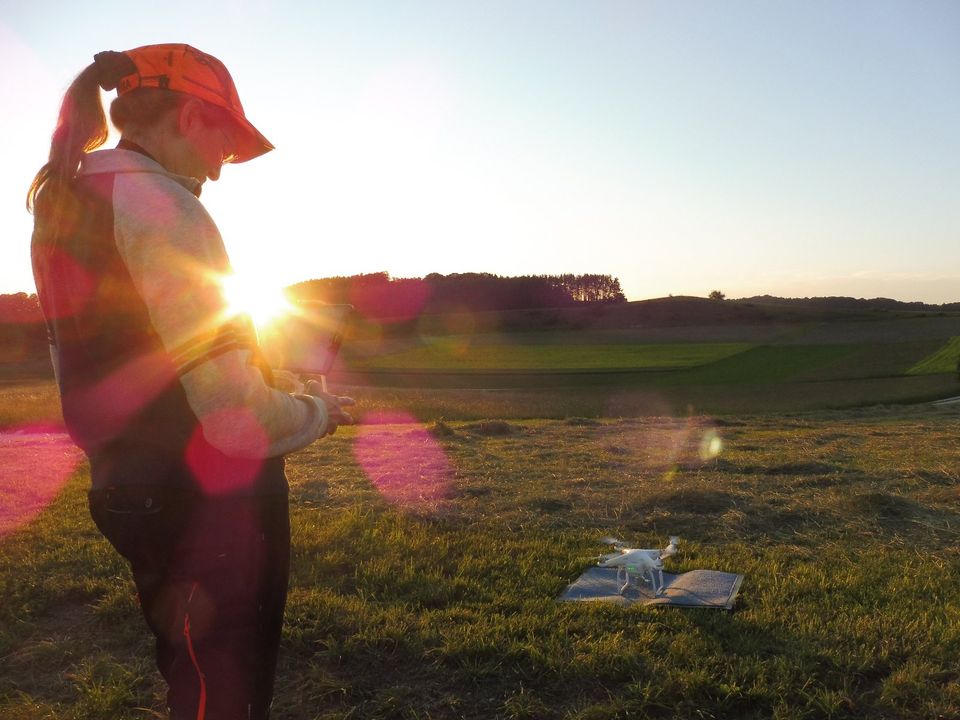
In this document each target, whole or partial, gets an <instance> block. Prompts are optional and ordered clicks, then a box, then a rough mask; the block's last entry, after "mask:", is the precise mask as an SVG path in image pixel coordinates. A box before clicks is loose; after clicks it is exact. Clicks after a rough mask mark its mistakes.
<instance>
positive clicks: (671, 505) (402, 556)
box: [0, 408, 960, 720]
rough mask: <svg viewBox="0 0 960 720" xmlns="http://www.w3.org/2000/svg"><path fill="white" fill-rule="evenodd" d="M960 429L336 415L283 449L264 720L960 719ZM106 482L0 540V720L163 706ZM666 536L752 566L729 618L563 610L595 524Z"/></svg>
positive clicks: (943, 422)
mask: <svg viewBox="0 0 960 720" xmlns="http://www.w3.org/2000/svg"><path fill="white" fill-rule="evenodd" d="M396 409H402V408H396ZM958 434H960V416H958V415H957V414H956V413H955V412H951V411H933V410H923V409H918V408H914V409H910V408H900V409H886V410H884V409H875V410H872V411H855V412H843V413H841V412H830V413H820V414H816V415H810V414H800V415H792V416H781V417H757V416H744V417H726V418H724V419H722V420H716V421H714V420H711V419H710V418H707V417H675V418H670V417H651V418H637V419H623V420H614V419H603V420H587V419H568V420H529V419H528V420H518V421H512V422H504V421H488V422H443V423H429V424H427V425H425V426H421V425H416V424H400V425H380V426H361V427H358V428H350V429H345V430H341V431H340V432H338V433H337V435H335V436H334V437H332V438H328V439H326V440H324V441H321V442H318V443H316V444H314V445H312V446H311V447H310V448H307V449H305V450H304V451H301V452H300V453H297V454H295V455H294V456H292V457H291V458H290V459H289V461H288V468H289V476H290V481H291V488H292V496H291V501H292V521H293V546H294V550H293V553H294V558H293V571H292V579H291V589H290V600H289V604H288V610H287V616H286V627H285V632H284V638H283V643H282V657H281V664H280V670H279V675H278V688H277V701H276V706H275V712H274V717H275V718H278V719H279V720H284V719H290V720H293V719H297V720H300V719H302V718H432V719H442V718H466V719H470V720H473V719H477V720H481V719H482V720H486V719H488V718H509V719H514V718H538V719H539V718H543V719H546V720H550V719H554V718H555V719H558V720H560V719H570V720H573V719H580V720H601V719H605V718H610V719H613V718H645V717H657V718H699V719H704V718H758V719H759V718H764V719H766V718H780V719H784V720H785V719H787V718H798V719H799V718H864V719H867V718H870V719H871V720H873V719H875V718H907V719H910V718H936V717H944V718H948V717H957V716H958V715H960V675H958V673H957V671H956V657H957V650H958V649H960V611H958V608H960V584H958V583H957V582H956V577H957V573H958V571H960V551H958V545H957V533H958V531H960V513H958V509H957V508H958V505H957V500H958V495H957V493H958V483H960V477H958V475H957V468H958V467H960V445H958V444H957V442H956V437H957V435H958ZM708 437H709V438H714V437H719V438H720V441H721V445H720V447H722V451H721V452H720V454H719V456H717V457H705V456H704V455H702V454H701V451H702V448H703V446H704V439H705V438H708ZM365 443H366V445H364V444H365ZM363 447H367V448H368V450H366V451H364V450H363V449H362V448H363ZM371 447H372V448H374V451H373V455H371V451H370V450H369V448H371ZM438 458H441V459H438ZM34 467H37V468H39V467H42V465H34ZM404 478H406V479H407V481H408V482H407V483H404V482H398V480H403V479H404ZM88 483H89V479H88V475H87V471H86V469H85V468H83V467H81V468H80V469H79V470H78V471H77V472H76V473H75V474H74V476H73V477H72V479H71V480H70V481H69V483H68V484H67V485H66V487H65V488H64V490H63V491H62V492H61V493H60V494H59V496H58V497H57V498H56V500H55V502H53V503H52V504H51V505H50V506H49V507H48V508H47V509H46V510H45V511H44V512H42V514H41V515H40V516H39V517H38V518H37V519H36V520H34V521H33V522H32V523H30V524H29V525H28V526H26V527H23V528H21V529H19V530H18V531H17V532H15V533H14V534H12V535H9V536H7V537H6V538H3V539H0V592H2V593H3V597H4V602H3V603H2V604H0V666H2V672H0V717H3V718H11V719H12V720H19V719H21V718H23V719H39V718H45V719H46V718H76V719H81V718H89V719H91V720H94V719H97V720H99V719H103V720H107V719H109V720H122V719H124V718H145V717H160V715H159V714H158V713H159V711H160V709H161V696H162V687H161V683H160V680H159V678H158V676H157V674H156V673H155V671H154V670H153V668H152V660H151V648H150V643H149V642H148V639H147V636H146V632H145V630H144V628H143V623H142V620H141V618H140V616H139V611H138V609H137V606H136V600H135V593H134V588H133V585H132V582H131V580H130V577H129V573H128V571H127V569H126V568H125V566H124V564H123V563H122V562H121V561H120V560H119V559H118V557H117V556H116V554H115V553H114V552H113V551H112V549H111V548H110V547H109V546H108V544H107V543H106V542H105V541H104V540H103V539H102V538H100V537H99V536H98V534H97V532H96V530H95V529H94V527H93V525H92V522H91V521H90V520H89V518H88V516H87V509H86V498H85V491H86V489H87V486H88ZM398 488H399V489H400V490H399V492H398V490H397V489H398ZM669 534H677V535H680V536H681V546H680V553H679V554H678V555H677V556H676V557H675V558H671V559H670V561H669V565H668V569H672V570H675V571H686V570H691V569H695V568H710V569H717V570H725V571H731V572H739V573H743V574H744V575H745V577H746V580H745V582H744V585H743V588H742V590H741V593H740V597H739V599H738V602H737V606H736V608H735V611H734V612H732V613H725V612H720V611H713V610H675V609H674V610H671V609H660V610H656V609H643V608H633V609H622V608H618V607H613V606H604V605H591V604H579V605H572V604H557V603H556V602H555V601H554V598H555V597H556V596H557V594H558V593H559V592H560V591H561V590H562V589H563V588H564V587H565V586H566V584H567V583H569V582H571V581H572V580H573V579H574V578H576V577H577V575H578V574H579V573H580V572H581V571H582V570H583V569H584V568H586V567H587V566H589V565H590V564H591V563H592V562H594V561H595V560H594V559H595V558H596V556H597V554H598V553H599V552H601V550H602V549H603V546H602V545H601V544H600V543H599V539H600V538H601V537H602V536H604V535H618V536H621V537H624V538H627V539H629V540H632V541H635V542H637V543H643V544H647V545H661V544H663V543H664V542H665V540H666V536H667V535H669Z"/></svg>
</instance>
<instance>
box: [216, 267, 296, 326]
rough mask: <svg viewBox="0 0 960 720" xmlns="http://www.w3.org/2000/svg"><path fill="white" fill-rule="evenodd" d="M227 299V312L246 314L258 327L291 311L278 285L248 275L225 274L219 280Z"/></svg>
mask: <svg viewBox="0 0 960 720" xmlns="http://www.w3.org/2000/svg"><path fill="white" fill-rule="evenodd" d="M221 285H222V287H223V295H224V298H225V299H226V301H227V314H228V316H230V317H232V316H234V315H240V314H247V315H249V316H250V317H251V318H252V319H253V322H254V324H255V325H256V326H257V327H258V328H262V327H265V326H266V325H268V324H269V323H271V322H273V321H274V320H276V319H277V318H280V317H282V316H284V315H286V314H287V313H289V312H290V311H291V309H292V308H291V306H290V303H289V302H288V301H287V298H286V296H285V295H284V294H283V290H282V288H280V287H279V286H278V285H272V284H270V283H265V282H263V281H262V280H259V279H258V278H255V277H250V276H248V275H237V274H235V275H227V276H225V277H224V278H222V280H221Z"/></svg>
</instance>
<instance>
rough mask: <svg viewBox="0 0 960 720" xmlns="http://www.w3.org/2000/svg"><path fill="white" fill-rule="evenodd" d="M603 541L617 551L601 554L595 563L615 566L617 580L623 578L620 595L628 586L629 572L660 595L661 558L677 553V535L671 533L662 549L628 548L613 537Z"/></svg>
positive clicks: (678, 540) (678, 539)
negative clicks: (648, 584)
mask: <svg viewBox="0 0 960 720" xmlns="http://www.w3.org/2000/svg"><path fill="white" fill-rule="evenodd" d="M603 542H605V543H606V544H608V545H613V547H615V548H616V550H617V551H616V552H613V553H610V554H609V555H601V556H600V559H599V561H598V562H597V565H599V566H600V567H615V568H616V569H617V582H620V581H621V578H625V579H624V582H623V586H622V587H621V588H620V594H621V595H623V593H624V592H626V590H627V588H628V587H630V573H633V574H634V575H635V576H637V577H639V578H641V579H642V580H644V581H646V582H649V583H650V586H651V587H652V588H653V592H654V595H655V596H656V597H660V595H661V594H662V593H663V560H664V558H668V557H670V556H671V555H676V554H677V545H678V544H679V542H680V538H679V537H676V536H674V535H671V536H670V544H669V545H667V546H666V547H665V548H664V549H663V550H650V549H644V548H630V547H627V546H626V543H624V542H623V541H622V540H616V539H614V538H603Z"/></svg>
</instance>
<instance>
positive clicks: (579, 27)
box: [0, 0, 960, 303]
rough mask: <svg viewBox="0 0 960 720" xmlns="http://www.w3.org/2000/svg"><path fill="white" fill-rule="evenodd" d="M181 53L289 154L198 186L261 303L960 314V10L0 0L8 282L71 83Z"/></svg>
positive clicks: (621, 1)
mask: <svg viewBox="0 0 960 720" xmlns="http://www.w3.org/2000/svg"><path fill="white" fill-rule="evenodd" d="M164 42H186V43H189V44H191V45H194V46H196V47H198V48H200V49H201V50H203V51H205V52H208V53H211V54H213V55H215V56H217V57H218V58H220V59H221V60H222V61H223V62H224V63H225V64H226V65H227V67H228V68H229V69H230V71H231V73H232V75H233V77H234V80H235V81H236V83H237V86H238V89H239V91H240V97H241V100H242V102H243V104H244V108H245V110H246V113H247V116H248V117H249V118H250V119H251V120H252V121H253V123H254V124H255V125H256V126H257V127H258V128H259V129H260V130H261V131H262V132H263V133H264V134H265V135H266V136H267V137H268V138H269V139H270V140H271V141H272V142H273V144H274V145H275V146H276V150H275V151H273V152H271V153H269V154H267V155H265V156H263V157H262V158H258V159H256V160H254V161H251V162H250V163H245V164H239V165H236V166H228V167H226V168H225V169H224V171H223V174H222V175H221V178H220V180H219V181H218V182H216V183H211V182H208V183H207V184H206V185H205V186H204V191H203V196H202V201H203V203H204V204H205V206H206V207H207V209H208V210H209V211H210V213H211V215H212V216H213V218H214V220H215V221H216V223H217V225H218V227H219V228H220V230H221V233H222V234H223V237H224V241H225V243H226V246H227V250H228V252H229V254H230V256H231V259H232V261H233V264H234V267H235V269H236V271H237V273H238V274H240V275H243V276H246V277H248V278H252V279H255V281H256V282H257V283H262V284H263V285H265V286H269V285H287V284H292V283H295V282H299V281H301V280H306V279H310V278H316V277H327V276H332V275H352V274H355V273H367V272H381V271H385V272H388V273H390V275H391V276H393V277H422V276H424V275H426V274H428V273H431V272H439V273H445V274H446V273H454V272H491V273H496V274H500V275H523V274H554V273H605V274H611V275H614V276H616V277H618V278H619V279H620V282H621V285H622V287H623V289H624V292H625V293H626V295H627V297H628V298H629V299H630V300H642V299H646V298H654V297H663V296H666V295H671V294H672V295H699V296H705V295H707V294H708V293H709V292H711V291H712V290H720V291H722V292H724V293H725V294H726V295H727V296H728V297H746V296H752V295H760V294H771V295H779V296H790V297H806V296H819V295H850V296H855V297H868V298H870V297H891V298H896V299H900V300H908V301H912V300H920V301H925V302H932V303H942V302H956V301H960V2H957V1H956V0H844V1H843V2H837V1H836V0H797V1H795V2H791V1H788V0H726V1H725V2H719V1H717V0H576V1H574V0H509V1H503V0H485V2H482V3H479V2H456V1H454V0H447V1H444V2H432V1H421V2H411V1H408V0H381V1H378V2H374V1H372V0H349V1H348V0H344V1H343V2H324V1H323V0H309V1H308V0H236V1H234V2H221V1H220V0H204V2H193V1H192V0H191V1H187V2H183V1H181V0H170V1H168V2H164V3H162V4H160V5H158V4H157V3H155V2H150V3H146V2H139V1H138V0H125V1H124V2H113V1H110V0H87V2H83V3H75V2H73V1H72V0H50V1H48V2H46V3H43V5H42V6H35V5H33V4H32V3H24V2H14V0H0V61H2V63H3V67H4V68H8V69H9V68H14V69H15V71H13V72H10V71H5V72H4V73H2V75H0V96H2V97H3V98H5V101H4V106H5V107H6V108H7V109H6V110H5V111H4V112H3V114H2V117H0V132H2V136H3V137H5V138H6V139H7V140H6V149H5V155H6V158H5V159H6V162H5V167H4V168H3V171H2V172H0V229H2V241H0V293H7V292H20V291H24V292H33V291H34V286H33V280H32V276H31V271H30V260H29V242H30V232H31V227H32V218H31V217H30V215H29V214H28V213H27V212H26V210H25V206H24V201H25V195H26V189H27V187H28V186H29V183H30V180H31V179H32V177H33V175H34V173H35V172H36V171H37V170H38V169H39V167H40V166H41V165H42V164H43V162H44V161H45V160H46V156H47V153H48V152H49V139H50V133H51V132H52V130H53V126H54V123H55V121H56V115H57V110H58V108H59V104H60V100H61V98H62V95H63V92H64V91H65V89H66V87H67V86H68V85H69V83H70V82H71V81H72V79H73V77H74V76H76V74H77V73H79V72H80V71H81V70H82V69H83V68H84V67H85V66H86V65H87V64H89V63H90V62H91V61H92V58H93V55H94V54H95V53H96V52H99V51H101V50H125V49H129V48H133V47H138V46H140V45H145V44H151V43H164ZM113 96H114V94H113V93H110V94H106V93H105V94H104V99H105V101H106V102H109V100H110V99H112V97H113ZM115 142H116V138H115V137H112V138H111V140H110V141H109V144H110V145H112V144H114V143H115Z"/></svg>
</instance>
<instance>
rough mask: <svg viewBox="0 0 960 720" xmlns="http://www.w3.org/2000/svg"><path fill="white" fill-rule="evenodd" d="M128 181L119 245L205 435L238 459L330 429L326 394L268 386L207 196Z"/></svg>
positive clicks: (268, 453)
mask: <svg viewBox="0 0 960 720" xmlns="http://www.w3.org/2000/svg"><path fill="white" fill-rule="evenodd" d="M120 180H121V179H120V178H118V182H117V183H116V184H115V187H114V213H115V214H114V234H115V237H116V241H117V247H118V250H119V252H120V255H121V257H122V258H123V260H124V262H125V263H126V265H127V269H128V270H129V272H130V276H131V278H132V280H133V283H134V285H135V287H136V288H137V290H138V292H139V293H140V295H141V297H142V298H143V300H144V303H145V304H146V307H147V310H148V312H149V314H150V320H151V322H152V323H153V327H154V329H155V330H156V332H157V335H158V336H159V339H160V341H161V343H162V344H163V346H164V348H165V349H166V350H167V352H168V353H170V356H171V358H172V359H173V362H174V366H175V368H176V371H177V375H178V377H179V381H180V383H181V384H182V386H183V389H184V392H185V395H186V397H187V401H188V402H189V404H190V407H191V409H192V410H193V412H194V414H196V416H197V418H199V420H200V423H201V426H202V428H203V433H204V436H205V437H206V439H207V441H208V442H209V443H210V444H211V445H213V446H214V447H216V448H217V449H219V450H220V451H222V452H224V453H225V454H227V455H231V456H235V457H272V456H276V455H283V454H285V453H288V452H292V451H294V450H297V449H299V448H302V447H305V446H306V445H309V444H310V443H311V442H313V441H314V440H315V439H316V438H318V437H321V436H322V435H324V434H325V433H326V430H327V427H328V424H329V418H328V415H327V410H326V406H325V405H324V404H323V402H322V401H321V400H318V399H317V398H314V397H312V396H309V395H290V394H287V393H284V392H280V391H279V390H276V389H274V388H272V387H269V386H268V385H267V384H266V382H265V380H264V378H263V375H262V373H261V372H260V370H259V369H258V368H257V367H255V366H254V365H253V362H252V361H253V358H254V354H255V353H256V352H257V338H256V333H255V331H254V329H253V325H252V323H251V322H250V320H249V318H247V317H245V316H235V317H230V316H229V314H228V312H227V305H226V302H225V300H224V297H223V291H222V283H221V279H222V278H223V276H224V275H225V274H227V273H229V272H230V262H229V259H228V258H227V254H226V250H225V249H224V246H223V240H222V238H221V237H220V232H219V231H218V230H217V227H216V225H215V224H214V223H213V220H212V219H211V218H210V216H209V214H208V213H207V212H206V210H205V209H204V208H203V206H202V205H201V204H200V201H199V200H198V199H197V198H196V197H194V196H193V195H192V194H191V193H189V192H188V191H187V190H186V189H185V188H183V187H182V186H180V185H178V184H177V183H176V182H175V181H174V180H172V179H171V178H168V177H165V176H163V175H159V174H153V173H137V174H131V175H127V176H125V177H124V178H123V179H122V182H121V181H120Z"/></svg>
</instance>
